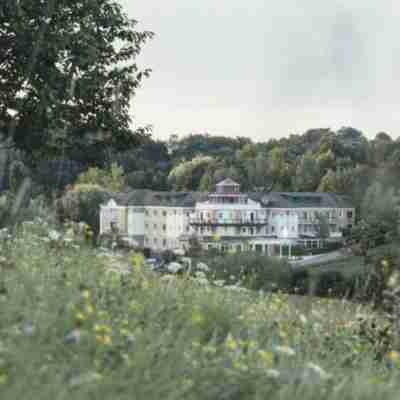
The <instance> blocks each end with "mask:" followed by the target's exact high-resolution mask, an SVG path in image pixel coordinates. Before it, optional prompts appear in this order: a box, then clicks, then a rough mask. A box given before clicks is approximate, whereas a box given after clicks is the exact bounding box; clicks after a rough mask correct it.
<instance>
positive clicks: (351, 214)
mask: <svg viewBox="0 0 400 400" xmlns="http://www.w3.org/2000/svg"><path fill="white" fill-rule="evenodd" d="M347 218H348V219H351V218H353V211H347Z"/></svg>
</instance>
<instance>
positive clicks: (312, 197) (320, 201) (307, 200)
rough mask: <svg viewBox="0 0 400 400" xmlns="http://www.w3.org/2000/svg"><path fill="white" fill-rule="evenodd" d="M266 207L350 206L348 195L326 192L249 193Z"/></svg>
mask: <svg viewBox="0 0 400 400" xmlns="http://www.w3.org/2000/svg"><path fill="white" fill-rule="evenodd" d="M249 197H250V198H252V199H254V200H256V201H261V203H262V205H263V206H264V207H267V208H318V207H320V208H352V207H353V205H352V203H351V200H350V198H349V197H348V196H345V195H340V194H336V193H327V192H317V193H314V192H270V193H250V194H249Z"/></svg>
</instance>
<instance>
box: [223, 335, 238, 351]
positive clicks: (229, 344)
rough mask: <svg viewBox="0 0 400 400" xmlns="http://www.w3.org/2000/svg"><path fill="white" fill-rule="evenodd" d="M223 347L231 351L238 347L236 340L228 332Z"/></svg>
mask: <svg viewBox="0 0 400 400" xmlns="http://www.w3.org/2000/svg"><path fill="white" fill-rule="evenodd" d="M225 347H226V348H227V349H228V350H231V351H235V350H237V349H238V342H237V341H236V340H235V338H234V337H233V336H232V335H231V334H230V333H229V334H228V336H227V337H226V339H225Z"/></svg>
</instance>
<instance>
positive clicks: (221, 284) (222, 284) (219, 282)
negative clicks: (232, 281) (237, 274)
mask: <svg viewBox="0 0 400 400" xmlns="http://www.w3.org/2000/svg"><path fill="white" fill-rule="evenodd" d="M224 284H225V281H224V280H223V279H219V280H216V281H214V285H215V286H218V287H223V286H224Z"/></svg>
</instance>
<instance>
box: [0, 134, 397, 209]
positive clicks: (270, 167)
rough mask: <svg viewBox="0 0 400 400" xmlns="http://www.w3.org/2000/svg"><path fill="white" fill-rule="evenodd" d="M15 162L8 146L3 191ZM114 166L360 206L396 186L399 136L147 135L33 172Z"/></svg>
mask: <svg viewBox="0 0 400 400" xmlns="http://www.w3.org/2000/svg"><path fill="white" fill-rule="evenodd" d="M3 158H4V157H3ZM17 159H19V160H21V161H23V160H24V156H23V154H22V153H21V152H15V151H13V150H10V151H8V162H7V161H6V160H3V168H2V169H3V171H5V172H6V173H3V177H2V180H1V182H0V184H1V189H2V190H4V189H7V188H8V187H9V186H10V185H11V184H12V183H11V182H10V179H7V177H10V168H11V164H12V163H11V161H14V164H15V160H17ZM112 163H117V164H118V165H119V166H121V167H122V168H123V171H124V174H125V178H126V184H127V186H129V187H131V188H147V189H153V190H202V191H211V190H213V188H214V184H215V183H216V182H217V181H219V180H221V179H223V178H225V177H228V176H229V177H232V178H234V179H235V180H237V181H238V182H239V183H240V184H241V185H242V189H243V190H247V191H257V190H266V189H267V188H270V189H272V190H276V191H330V192H338V193H344V194H348V195H351V196H352V198H353V200H354V202H355V203H356V205H357V206H361V204H362V200H363V199H364V198H365V194H366V192H367V189H368V188H369V187H370V186H371V185H372V184H373V183H374V182H379V184H380V185H381V186H382V187H383V189H384V190H386V189H387V188H389V187H391V188H393V190H395V191H397V188H398V186H399V183H398V179H397V177H398V175H399V172H400V141H399V140H393V139H392V138H391V137H390V136H389V135H388V134H386V133H383V132H381V133H378V134H377V135H376V137H375V138H374V139H371V140H368V139H367V138H366V137H365V136H364V135H363V133H362V132H360V131H358V130H356V129H354V128H348V127H347V128H342V129H340V130H338V131H337V132H333V131H331V130H330V129H312V130H308V131H307V132H305V133H304V134H302V135H290V136H289V137H287V138H283V139H279V140H277V139H271V140H268V141H266V142H253V141H252V140H251V139H249V138H243V137H238V138H228V137H223V136H211V135H208V134H191V135H188V136H186V137H183V138H181V139H178V137H177V136H176V135H172V136H171V137H170V139H169V140H168V141H166V142H163V141H157V140H153V139H152V138H150V137H149V138H146V139H144V140H143V141H142V144H141V145H139V146H137V147H135V148H133V149H130V150H127V151H121V152H116V151H113V150H103V149H102V150H101V151H99V152H98V153H97V154H91V157H90V160H88V159H85V158H84V157H82V155H81V154H80V153H76V154H74V153H70V154H68V155H67V157H65V156H64V157H62V158H57V159H51V158H49V159H44V160H42V161H40V162H37V163H36V165H35V167H34V173H33V174H32V176H34V179H35V180H36V183H37V184H39V185H41V186H43V187H44V188H45V189H46V190H47V191H48V190H50V191H51V190H54V189H58V190H63V188H64V187H65V186H66V185H67V184H72V183H74V181H75V180H76V179H77V177H78V175H79V173H81V172H83V171H85V170H87V169H88V167H90V166H97V167H100V168H105V169H107V168H109V167H110V166H111V165H112ZM20 169H21V168H20ZM20 172H21V171H20ZM21 173H22V172H21Z"/></svg>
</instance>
